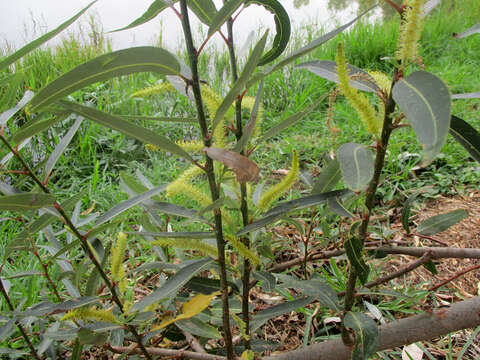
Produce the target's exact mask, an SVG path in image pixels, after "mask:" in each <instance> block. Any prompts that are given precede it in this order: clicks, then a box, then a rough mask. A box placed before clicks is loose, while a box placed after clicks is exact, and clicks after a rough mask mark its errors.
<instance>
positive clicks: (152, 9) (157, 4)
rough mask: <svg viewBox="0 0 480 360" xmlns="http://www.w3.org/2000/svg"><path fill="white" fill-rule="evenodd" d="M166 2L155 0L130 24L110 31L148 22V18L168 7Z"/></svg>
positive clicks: (152, 17)
mask: <svg viewBox="0 0 480 360" xmlns="http://www.w3.org/2000/svg"><path fill="white" fill-rule="evenodd" d="M175 1H177V0H174V2H175ZM168 6H169V5H168V3H167V1H164V0H155V1H154V2H153V3H152V4H151V5H150V6H149V7H148V9H147V11H145V12H144V13H143V14H142V16H140V17H139V18H137V19H135V20H134V21H133V22H131V23H130V24H128V25H127V26H125V27H123V28H120V29H116V30H112V31H110V32H116V31H122V30H128V29H131V28H134V27H136V26H139V25H142V24H145V23H146V22H149V21H150V20H152V19H154V18H155V17H156V16H157V15H158V14H160V13H161V12H162V11H163V10H165V9H166V8H168Z"/></svg>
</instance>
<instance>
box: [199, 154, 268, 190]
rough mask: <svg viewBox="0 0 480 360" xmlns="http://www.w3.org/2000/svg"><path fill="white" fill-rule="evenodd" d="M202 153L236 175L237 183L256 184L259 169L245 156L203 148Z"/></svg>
mask: <svg viewBox="0 0 480 360" xmlns="http://www.w3.org/2000/svg"><path fill="white" fill-rule="evenodd" d="M203 151H204V152H205V153H206V154H207V155H208V156H209V157H211V158H212V159H213V160H216V161H220V162H221V163H222V164H223V165H225V166H226V167H228V168H229V169H231V170H232V171H233V172H234V173H235V175H237V181H238V182H241V183H243V182H247V181H252V182H257V181H258V180H259V178H260V177H259V173H260V168H259V167H258V166H257V164H255V163H254V162H253V161H252V160H250V159H249V158H247V157H246V156H243V155H240V154H238V153H236V152H233V151H229V150H225V149H220V148H217V147H209V148H207V147H205V148H203Z"/></svg>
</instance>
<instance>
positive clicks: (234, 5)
mask: <svg viewBox="0 0 480 360" xmlns="http://www.w3.org/2000/svg"><path fill="white" fill-rule="evenodd" d="M243 2H245V0H228V1H227V2H226V4H224V5H223V7H222V8H221V9H220V10H218V12H217V13H216V14H215V16H214V17H213V19H212V21H211V23H210V28H209V29H208V37H210V36H212V35H213V34H214V33H215V32H217V30H218V29H220V27H221V26H222V25H223V24H224V23H225V21H227V20H228V18H229V17H230V15H232V14H233V13H234V12H235V10H237V9H238V8H239V7H240V5H242V3H243ZM262 51H263V49H262Z"/></svg>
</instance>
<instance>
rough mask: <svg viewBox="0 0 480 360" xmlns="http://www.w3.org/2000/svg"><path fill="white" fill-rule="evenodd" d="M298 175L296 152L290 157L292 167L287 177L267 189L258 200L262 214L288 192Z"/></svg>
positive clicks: (298, 165)
mask: <svg viewBox="0 0 480 360" xmlns="http://www.w3.org/2000/svg"><path fill="white" fill-rule="evenodd" d="M299 173H300V164H299V160H298V154H297V152H296V151H294V152H293V156H292V167H291V168H290V171H289V172H288V174H287V176H285V177H284V178H283V179H282V181H280V182H279V183H278V184H276V185H274V186H272V187H271V188H270V189H268V190H267V191H266V192H265V193H263V194H262V196H261V197H260V200H259V201H258V208H259V209H260V211H262V212H264V211H266V210H268V208H269V207H270V205H272V203H273V202H274V201H275V200H277V199H278V198H280V196H282V195H283V194H285V193H286V192H287V191H288V190H290V189H291V188H292V186H293V185H295V183H296V182H297V180H298V175H299Z"/></svg>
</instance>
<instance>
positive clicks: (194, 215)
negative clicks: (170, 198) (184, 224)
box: [148, 201, 205, 222]
mask: <svg viewBox="0 0 480 360" xmlns="http://www.w3.org/2000/svg"><path fill="white" fill-rule="evenodd" d="M148 206H149V207H150V208H152V209H154V210H158V211H160V212H162V213H164V214H168V215H175V216H181V217H184V218H188V219H192V220H196V221H201V222H205V219H204V218H203V217H201V216H200V215H198V212H197V211H195V210H191V209H187V208H184V207H182V206H178V205H175V204H170V203H166V202H159V201H154V202H152V203H151V204H148Z"/></svg>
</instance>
